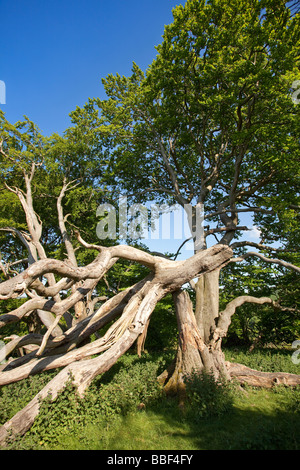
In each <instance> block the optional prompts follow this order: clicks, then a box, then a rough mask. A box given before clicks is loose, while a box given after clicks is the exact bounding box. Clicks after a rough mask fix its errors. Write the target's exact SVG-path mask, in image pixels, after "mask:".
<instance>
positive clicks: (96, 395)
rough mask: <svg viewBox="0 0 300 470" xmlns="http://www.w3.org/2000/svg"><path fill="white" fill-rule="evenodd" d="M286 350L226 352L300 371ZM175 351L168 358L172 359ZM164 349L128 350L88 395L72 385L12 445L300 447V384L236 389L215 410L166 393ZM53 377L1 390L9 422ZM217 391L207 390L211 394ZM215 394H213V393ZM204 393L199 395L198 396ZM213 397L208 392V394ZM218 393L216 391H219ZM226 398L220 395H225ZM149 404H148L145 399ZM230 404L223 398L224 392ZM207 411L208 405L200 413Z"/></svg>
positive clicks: (263, 366)
mask: <svg viewBox="0 0 300 470" xmlns="http://www.w3.org/2000/svg"><path fill="white" fill-rule="evenodd" d="M291 354H292V353H291V352H290V351H286V350H274V349H273V350H259V351H253V352H252V353H251V354H249V353H247V352H245V351H241V350H228V351H226V358H227V359H228V360H232V361H233V360H234V361H236V362H241V363H244V364H246V365H248V366H250V367H253V368H257V369H260V370H269V371H272V370H282V371H285V372H293V373H300V372H299V370H298V369H299V368H300V366H298V365H295V364H293V363H292V361H291ZM169 359H170V358H167V362H168V360H169ZM164 366H165V362H164V359H163V358H162V357H161V356H160V357H158V356H155V357H153V356H151V355H147V356H145V357H144V358H143V359H142V360H140V359H138V358H137V357H136V356H134V355H128V356H127V357H124V358H122V360H121V361H120V362H119V363H118V364H116V366H115V367H114V368H113V369H112V370H111V371H109V373H107V374H106V375H105V376H104V377H103V378H102V380H101V382H100V381H98V382H97V381H96V382H95V383H94V384H93V386H92V387H91V390H90V391H89V393H88V396H87V398H86V400H85V401H84V402H82V401H80V400H78V398H76V395H75V394H74V390H73V389H72V386H71V384H70V386H69V388H67V389H66V391H65V392H64V393H63V394H62V395H61V397H60V398H59V400H58V401H57V402H56V404H55V406H54V404H52V403H51V402H50V401H49V402H45V403H44V404H43V405H42V412H41V414H40V417H39V418H38V420H37V421H36V423H35V425H34V426H33V428H32V429H31V431H30V432H29V433H28V434H27V435H26V436H25V437H23V438H22V439H19V440H17V441H15V442H14V444H12V445H11V446H10V448H17V449H98V450H101V449H102V450H114V449H115V450H210V449H215V450H217V449H220V450H221V449H226V450H227V449H253V450H260V449H263V450H267V449H282V450H286V449H294V450H298V449H299V448H300V388H296V389H290V388H286V387H282V386H281V387H276V388H274V389H272V390H259V389H254V388H250V387H247V388H246V389H244V391H241V390H240V389H236V388H234V389H232V388H231V389H230V404H229V402H228V396H229V395H227V397H226V407H225V408H224V407H223V408H222V406H221V407H220V406H219V405H217V407H218V406H219V411H220V410H221V412H219V413H217V414H214V413H211V412H210V411H209V410H206V409H205V408H203V407H202V403H199V402H195V403H196V407H195V406H194V405H193V403H192V402H191V403H190V404H187V406H186V408H185V409H184V410H182V409H180V408H179V407H178V405H177V402H176V400H175V399H170V398H168V399H167V398H165V397H162V396H161V391H160V390H159V389H158V388H157V386H156V383H155V376H156V374H157V373H158V372H159V371H160V370H161V369H162V368H163V367H164ZM43 380H45V381H47V380H49V375H48V376H47V377H45V376H44V378H42V377H33V378H30V379H28V381H27V382H26V381H25V382H23V385H21V383H20V384H14V385H12V386H10V388H9V387H5V388H3V389H2V390H1V391H0V410H2V416H1V412H0V419H1V424H2V422H3V421H5V420H6V419H8V418H9V417H10V416H11V415H13V414H14V413H15V412H16V409H17V408H21V407H22V406H24V404H25V403H23V402H27V401H28V399H29V398H30V394H34V393H36V390H35V388H37V387H38V385H39V386H40V385H41V382H42V381H43ZM209 393H210V392H209V391H208V390H207V389H206V390H205V391H204V395H205V394H206V398H207V396H208V394H209ZM210 396H211V395H210ZM196 399H197V397H196ZM204 399H205V397H204ZM211 400H214V398H211ZM218 400H219V403H220V398H219V399H218ZM141 403H142V404H143V405H141ZM221 405H222V398H221ZM199 410H202V411H201V413H199Z"/></svg>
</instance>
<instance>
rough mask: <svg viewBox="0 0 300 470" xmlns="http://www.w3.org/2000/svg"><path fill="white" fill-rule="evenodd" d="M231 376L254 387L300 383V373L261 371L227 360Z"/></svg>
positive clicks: (295, 384)
mask: <svg viewBox="0 0 300 470" xmlns="http://www.w3.org/2000/svg"><path fill="white" fill-rule="evenodd" d="M226 366H227V369H228V372H229V374H230V376H231V377H232V378H234V379H236V380H238V381H239V382H240V383H241V384H248V385H251V386H252V387H264V388H272V387H274V386H275V385H289V386H297V385H299V384H300V375H296V374H289V373H286V372H261V371H258V370H254V369H250V368H249V367H246V366H244V365H243V364H237V363H230V362H226Z"/></svg>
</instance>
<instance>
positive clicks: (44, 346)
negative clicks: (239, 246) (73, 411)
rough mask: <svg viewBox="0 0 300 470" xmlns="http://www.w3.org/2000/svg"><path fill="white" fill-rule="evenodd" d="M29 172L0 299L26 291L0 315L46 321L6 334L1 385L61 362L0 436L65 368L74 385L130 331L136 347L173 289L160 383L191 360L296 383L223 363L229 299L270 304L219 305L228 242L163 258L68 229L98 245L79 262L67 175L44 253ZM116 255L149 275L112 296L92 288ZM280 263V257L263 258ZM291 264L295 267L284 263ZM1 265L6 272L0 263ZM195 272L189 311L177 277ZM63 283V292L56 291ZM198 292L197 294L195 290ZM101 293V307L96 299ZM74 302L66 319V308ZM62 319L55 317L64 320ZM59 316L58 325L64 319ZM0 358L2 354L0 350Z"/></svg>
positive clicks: (18, 423)
mask: <svg viewBox="0 0 300 470" xmlns="http://www.w3.org/2000/svg"><path fill="white" fill-rule="evenodd" d="M34 171H35V165H34V164H33V165H32V168H31V173H30V174H29V175H27V174H26V173H25V183H26V191H21V190H19V189H18V188H9V187H7V188H8V189H9V190H10V191H13V192H14V193H15V194H16V195H17V196H18V197H19V200H20V202H21V204H22V207H23V210H24V212H25V215H26V221H27V226H28V232H24V231H23V232H20V231H17V230H16V229H14V228H13V227H5V228H3V229H2V230H5V231H6V232H8V233H13V234H14V235H16V236H18V237H19V239H20V241H21V242H22V243H23V245H24V246H25V247H26V249H27V253H28V260H27V262H28V267H27V268H26V269H25V270H23V271H21V272H19V273H15V275H13V277H9V276H6V280H5V281H3V282H2V283H1V284H0V299H1V300H2V301H3V302H5V301H6V300H8V299H13V298H19V297H20V296H27V300H26V301H25V302H24V303H23V304H22V305H21V306H19V307H18V308H16V309H15V310H13V311H10V312H9V313H6V314H3V315H1V316H0V328H2V327H5V326H7V325H9V324H14V323H17V322H19V321H21V320H22V319H24V318H29V317H30V316H33V315H38V317H39V319H40V321H41V322H42V323H43V325H44V326H45V327H46V333H45V334H43V335H42V334H40V333H34V332H33V333H28V334H27V335H25V336H23V337H17V336H13V337H11V338H10V340H9V341H8V342H7V344H6V345H5V347H4V348H3V349H2V350H1V352H4V354H5V357H6V358H7V359H8V360H7V362H6V363H4V364H2V365H1V366H0V367H1V369H0V386H5V385H7V384H10V383H13V382H17V381H20V380H22V379H24V378H26V377H28V376H30V375H33V374H38V373H41V372H43V371H47V370H51V369H58V368H60V369H62V370H61V371H60V372H59V373H58V374H57V375H56V376H55V377H54V378H53V379H52V380H51V381H50V382H49V383H48V384H47V385H46V386H45V387H44V388H43V389H42V390H41V391H40V392H39V393H38V394H37V395H36V396H35V397H34V398H33V400H32V401H31V402H30V403H28V405H27V406H26V407H25V408H24V409H23V410H21V411H20V412H18V413H17V414H16V415H15V416H14V417H13V418H12V419H10V420H9V421H8V422H7V423H5V424H4V425H3V426H2V427H1V428H0V444H1V445H5V441H6V439H7V437H8V435H9V433H10V432H13V433H21V434H22V433H25V432H26V431H27V430H28V429H29V428H30V426H31V425H32V424H33V422H34V419H35V417H36V416H37V414H38V412H39V404H40V400H41V399H43V398H45V397H46V396H47V395H48V394H51V395H52V397H53V399H54V398H55V397H56V396H57V394H58V393H59V391H61V390H62V389H63V388H64V386H65V385H66V382H67V381H68V380H69V379H70V377H72V380H73V382H74V384H75V385H76V386H77V388H78V392H79V394H80V395H84V392H85V390H86V389H87V387H88V386H89V385H90V383H91V382H92V380H93V379H94V378H95V377H96V376H98V375H99V374H102V373H104V372H105V371H107V370H108V369H109V368H110V367H111V366H112V365H113V364H114V363H115V362H116V361H117V360H118V358H119V357H120V356H121V355H122V354H124V353H125V352H126V351H127V350H128V349H129V348H130V347H131V346H132V345H133V344H134V343H135V342H136V341H138V345H139V346H138V348H139V350H140V349H141V344H142V343H143V342H144V339H145V334H146V330H147V328H148V324H149V321H150V317H151V314H152V312H153V311H154V309H155V307H156V305H157V303H158V302H159V301H160V300H161V299H162V298H163V297H164V296H166V295H167V294H169V293H172V294H173V299H174V303H175V310H176V316H177V321H178V329H179V345H178V354H177V357H176V361H175V362H174V364H173V367H171V368H170V369H169V370H168V371H166V372H165V373H164V374H162V376H161V377H160V381H162V382H163V383H164V385H165V388H166V391H169V392H175V393H177V392H180V389H181V388H182V387H183V386H184V382H183V376H184V374H188V373H190V372H191V371H192V370H197V371H199V372H200V371H201V370H206V371H210V372H211V373H213V374H214V376H215V378H216V380H218V378H219V377H220V376H225V377H227V378H228V379H231V377H233V376H234V377H237V378H238V379H239V380H240V381H241V382H247V383H250V384H254V385H260V386H271V385H272V384H274V383H278V382H279V383H280V382H284V383H286V384H292V385H295V384H298V383H300V376H297V375H293V374H283V373H278V374H274V373H272V374H267V373H261V372H257V371H252V370H250V369H248V368H245V366H242V365H237V364H235V365H232V364H229V363H227V362H226V361H225V358H224V355H223V352H222V349H221V343H222V338H223V337H224V336H226V334H227V330H228V327H229V325H230V322H231V317H232V315H233V314H234V312H235V310H236V308H238V306H240V305H242V304H243V303H245V302H254V303H259V304H262V303H269V304H274V302H273V300H272V299H270V298H268V297H263V298H259V299H258V298H254V297H250V296H242V297H238V298H237V299H235V300H234V301H232V302H230V303H229V304H228V305H227V307H226V308H225V309H224V310H223V311H222V312H219V302H218V294H216V292H218V291H217V290H216V289H215V286H216V284H217V283H218V278H219V272H220V270H221V269H222V268H223V267H224V266H225V265H226V264H228V263H229V262H231V261H233V260H234V261H236V260H235V259H234V258H233V251H232V248H230V246H228V244H226V243H225V244H224V243H217V244H216V245H214V246H212V247H210V248H208V249H203V250H200V251H198V252H197V253H196V254H194V256H192V257H190V258H189V259H187V260H183V261H174V260H170V259H166V258H165V257H163V256H158V255H152V254H149V253H147V252H145V251H142V250H139V249H136V248H133V247H130V246H125V245H116V246H112V247H104V246H99V245H92V244H89V243H87V242H86V241H84V240H83V239H82V238H81V236H80V234H79V233H77V234H76V236H77V240H78V241H79V242H80V243H81V245H82V246H83V247H84V248H85V249H87V250H89V249H93V250H97V251H98V255H97V256H96V258H95V259H94V261H92V262H91V263H90V264H88V265H86V266H78V263H77V260H76V256H75V251H74V248H73V245H72V243H71V240H70V238H69V236H68V233H67V230H66V226H65V220H66V218H65V217H64V215H63V210H62V198H63V196H64V194H65V192H66V191H67V190H69V189H70V188H72V187H73V186H74V184H76V183H75V182H74V183H67V182H66V181H64V183H63V187H62V190H61V193H60V195H59V197H58V199H57V212H58V221H59V228H60V231H61V236H62V239H63V241H64V244H65V247H66V254H67V255H66V259H65V260H63V261H62V260H57V259H50V258H47V256H46V253H45V250H44V248H43V246H42V243H41V234H42V222H41V220H40V219H39V217H38V216H37V214H36V213H35V211H34V208H33V200H32V192H31V181H32V178H33V175H34ZM119 259H125V260H130V261H131V262H136V263H140V264H142V265H144V266H145V267H147V268H148V270H149V273H148V275H147V276H146V277H145V278H144V279H143V280H141V281H139V282H138V283H136V284H135V285H133V286H132V287H129V288H127V289H126V290H125V291H122V292H119V293H117V294H116V295H115V296H114V297H112V298H108V299H107V298H101V299H99V298H98V297H95V296H94V295H93V293H94V291H95V288H96V286H97V285H98V283H99V282H100V281H101V279H103V277H104V276H105V274H106V273H107V272H108V271H109V270H110V269H111V268H112V266H113V265H114V264H115V263H117V262H118V260H119ZM272 262H278V263H280V260H272ZM292 269H295V271H297V267H295V266H294V267H293V266H292ZM2 271H3V272H4V273H5V272H7V271H6V269H5V266H4V265H2ZM195 278H198V282H197V284H196V288H197V289H201V292H202V294H201V295H200V296H198V301H197V304H196V309H195V313H194V311H193V306H192V302H191V299H190V297H189V295H188V293H187V291H186V290H184V289H183V286H184V285H185V284H186V283H188V282H192V280H193V279H195ZM63 292H64V293H66V292H68V295H62V293H63ZM199 299H200V300H199ZM99 300H101V301H102V304H101V306H100V308H98V309H95V306H96V303H97V302H98V301H99ZM72 309H73V310H75V319H74V318H73V317H72V316H71V315H70V311H71V310H72ZM63 319H64V320H63ZM112 321H113V323H112V325H111V326H110V327H109V328H108V330H107V331H106V333H105V334H104V335H103V336H102V337H99V338H98V339H96V340H94V341H89V339H90V337H91V335H92V334H94V333H96V332H98V331H99V330H101V328H103V327H104V326H106V325H108V324H110V323H111V322H112ZM63 325H67V327H65V326H63ZM25 347H28V348H29V350H28V353H27V354H25V355H23V356H22V357H17V358H13V357H12V354H13V352H14V351H15V350H17V349H19V348H25ZM1 359H3V357H1Z"/></svg>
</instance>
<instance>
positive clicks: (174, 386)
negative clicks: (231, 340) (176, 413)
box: [159, 270, 229, 400]
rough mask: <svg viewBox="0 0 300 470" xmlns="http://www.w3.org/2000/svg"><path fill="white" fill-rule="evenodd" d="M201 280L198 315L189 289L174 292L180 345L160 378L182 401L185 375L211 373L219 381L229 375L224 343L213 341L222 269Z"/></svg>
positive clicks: (168, 390) (169, 392) (166, 387)
mask: <svg viewBox="0 0 300 470" xmlns="http://www.w3.org/2000/svg"><path fill="white" fill-rule="evenodd" d="M207 274H208V275H207ZM202 278H203V279H202ZM200 279H201V281H200V280H199V281H198V284H199V285H198V286H197V288H196V289H197V290H198V299H197V304H196V315H197V316H196V315H194V312H193V305H192V302H191V299H190V297H189V294H188V292H186V291H176V292H174V293H173V299H174V303H175V310H176V317H177V323H178V330H179V344H178V350H177V356H176V360H175V361H174V363H173V365H172V366H171V367H170V369H169V370H168V371H166V372H164V373H163V374H162V375H161V376H160V377H159V381H160V382H161V383H164V384H165V391H166V393H167V394H178V395H179V398H180V400H182V399H183V398H184V389H185V386H184V377H185V376H188V375H190V374H191V373H192V372H193V371H195V372H201V371H205V372H208V373H211V374H213V375H214V377H215V379H216V380H218V379H219V378H220V377H221V376H222V377H226V378H229V374H228V372H227V368H226V364H225V358H224V355H223V353H222V350H221V343H220V342H215V343H214V344H212V342H211V338H212V335H211V332H212V331H214V329H215V328H216V318H217V316H218V288H219V286H218V281H219V270H216V271H212V272H211V273H206V274H204V275H203V276H201V278H200Z"/></svg>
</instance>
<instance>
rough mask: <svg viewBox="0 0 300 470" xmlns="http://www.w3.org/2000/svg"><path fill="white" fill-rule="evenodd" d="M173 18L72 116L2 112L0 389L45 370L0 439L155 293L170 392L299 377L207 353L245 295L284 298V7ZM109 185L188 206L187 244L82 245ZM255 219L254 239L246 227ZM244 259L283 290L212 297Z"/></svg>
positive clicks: (288, 31) (204, 11) (289, 183)
mask: <svg viewBox="0 0 300 470" xmlns="http://www.w3.org/2000/svg"><path fill="white" fill-rule="evenodd" d="M173 15H174V21H173V23H172V24H171V25H169V26H167V27H166V28H165V31H164V35H163V42H162V44H161V45H159V46H158V47H157V52H158V54H157V57H156V59H155V60H154V62H153V63H152V64H151V65H150V66H149V68H148V70H147V72H146V73H143V72H142V71H141V70H140V69H139V68H138V66H137V65H136V64H134V65H133V69H132V75H131V76H130V77H123V76H120V75H116V76H112V75H109V76H108V77H107V78H106V79H105V80H103V84H104V87H105V91H106V95H107V99H105V100H100V99H90V100H89V101H88V103H87V104H86V105H85V106H84V107H83V108H77V109H76V110H75V111H74V112H73V113H71V118H72V123H73V125H72V127H70V128H69V129H67V130H66V132H65V133H64V135H63V136H58V135H53V136H51V137H50V138H45V137H43V136H42V135H41V133H40V132H39V130H38V129H37V127H36V126H35V125H34V124H33V123H32V122H31V121H30V120H29V119H27V118H26V119H25V120H24V121H23V122H18V123H16V124H15V125H12V124H10V123H9V122H8V121H7V120H6V119H5V117H4V115H3V114H1V122H0V125H1V128H0V135H1V138H0V157H1V193H0V197H1V209H0V210H1V216H0V226H1V228H0V236H1V243H2V246H1V264H0V268H1V280H2V282H1V284H0V298H1V301H2V306H1V315H0V327H1V328H2V331H3V334H2V338H3V339H4V341H5V347H3V348H2V349H1V354H2V356H1V360H2V365H1V366H0V367H1V369H0V370H1V372H0V386H5V385H6V384H9V383H12V382H15V381H19V380H22V379H24V378H26V377H28V376H29V375H31V374H37V373H39V372H42V371H46V370H50V369H59V372H58V374H57V375H56V376H55V377H54V378H53V379H52V380H51V381H50V382H49V384H48V385H47V386H46V387H45V388H43V389H42V390H41V391H40V392H39V393H38V395H37V396H36V397H35V398H34V399H33V400H32V401H31V402H30V403H28V405H27V406H26V407H25V408H24V409H23V410H21V411H20V412H19V413H17V414H16V415H15V416H14V417H13V418H12V419H11V420H9V421H8V422H7V423H5V424H4V425H3V426H2V427H1V428H0V442H1V444H4V443H5V440H6V438H7V436H8V435H9V433H10V432H11V431H13V432H16V433H24V432H26V430H27V429H28V428H29V427H30V426H31V425H32V423H33V421H34V419H35V417H36V415H37V414H38V411H39V403H40V399H41V398H43V397H46V396H47V394H49V393H51V394H52V396H53V398H55V397H56V395H57V393H58V392H59V391H60V390H61V389H62V388H63V387H64V386H65V384H66V382H67V381H68V380H69V378H70V377H72V380H73V381H74V383H75V384H76V385H77V387H78V391H79V393H80V394H81V395H83V394H84V391H85V390H86V388H87V387H88V386H89V384H90V383H91V381H92V380H93V379H94V378H95V377H96V376H97V375H99V374H102V373H103V372H105V371H106V370H108V369H109V368H110V367H111V366H112V365H113V364H114V363H115V362H116V361H117V360H118V358H119V357H120V356H121V355H122V354H124V353H125V352H126V351H127V350H128V349H129V348H130V347H131V346H132V345H133V344H134V343H135V342H137V349H138V352H139V353H141V351H142V349H143V344H144V341H145V337H146V333H147V328H148V324H149V321H150V317H151V314H152V312H153V311H154V309H155V307H156V305H157V304H158V302H159V301H161V299H163V298H164V297H165V296H166V295H167V294H169V293H172V295H173V301H174V305H175V311H176V317H177V323H178V330H179V336H178V338H179V340H178V350H177V356H176V358H175V360H174V362H173V364H171V365H170V367H169V369H168V370H166V371H165V372H164V373H163V374H162V375H161V376H160V377H159V380H160V382H161V383H163V384H164V386H165V389H166V391H169V392H180V391H181V390H182V388H183V387H184V378H183V377H184V375H186V374H189V373H190V372H191V371H192V370H196V371H201V370H207V371H210V372H212V373H213V374H214V376H215V379H216V380H218V379H219V378H220V377H221V376H222V377H225V378H227V379H228V380H230V379H231V378H232V377H236V378H237V379H238V380H240V381H241V382H247V383H249V384H252V385H258V386H272V385H273V384H274V383H275V382H276V383H278V382H279V383H281V382H284V383H286V384H291V385H295V384H298V383H300V376H297V375H292V374H286V373H283V372H278V373H261V372H257V371H254V370H250V369H248V368H246V367H244V366H242V365H240V364H230V363H228V362H226V361H225V359H224V355H223V353H222V349H221V343H222V338H224V337H225V336H226V334H227V331H228V328H229V325H230V323H231V320H232V316H233V315H234V313H235V312H236V310H237V309H238V308H239V307H241V306H242V305H244V304H248V303H249V304H250V303H251V304H257V305H262V304H269V305H270V307H271V308H272V309H273V314H274V315H277V314H278V312H280V311H286V312H292V313H293V315H297V312H298V310H297V296H296V287H297V277H298V276H299V271H300V268H299V267H298V265H299V258H298V255H297V247H298V246H299V232H298V231H297V227H298V223H299V215H298V214H299V212H298V211H299V200H298V190H299V187H298V189H297V184H298V182H299V109H300V108H299V99H298V98H297V96H298V95H297V84H298V83H299V82H297V80H299V79H300V73H299V58H298V57H297V50H299V14H298V13H297V11H296V8H295V6H294V5H291V2H289V3H288V4H286V2H284V1H279V2H278V1H276V2H275V1H272V0H264V1H263V0H251V1H250V0H244V1H243V2H240V1H233V2H230V4H228V2H225V1H224V0H211V1H208V2H205V1H202V0H200V1H199V0H188V1H187V3H186V5H185V6H184V7H183V6H179V7H177V8H176V9H174V11H173ZM119 194H123V195H126V196H127V197H128V200H129V201H131V202H133V203H134V202H135V203H136V202H146V201H149V200H150V199H151V200H156V201H157V202H166V203H168V204H169V205H171V204H174V203H176V204H179V205H180V206H182V207H183V208H186V207H187V206H188V207H193V210H192V216H191V217H190V228H191V237H192V238H193V239H194V248H195V254H194V255H193V256H191V257H190V258H189V259H186V260H182V261H178V260H177V259H176V256H173V257H174V258H175V259H172V256H164V255H162V254H159V253H149V252H147V250H145V249H139V248H136V247H134V246H130V244H126V245H124V244H118V243H115V242H114V243H113V242H111V241H109V240H106V241H105V243H103V244H100V243H99V240H98V241H95V240H96V224H97V218H96V209H97V206H98V204H99V203H101V202H105V201H113V200H116V199H117V196H118V195H119ZM200 206H201V207H203V206H204V209H205V223H204V240H201V243H199V239H198V238H197V237H196V236H195V234H196V233H197V218H196V211H197V207H200ZM249 220H250V221H251V222H250V223H249ZM253 224H255V225H256V226H258V227H259V230H260V236H261V240H260V241H259V242H256V243H254V242H253V241H251V240H248V241H247V230H249V228H250V227H251V226H252V225H253ZM241 234H244V237H243V240H240V241H239V239H240V237H241ZM245 234H246V236H245ZM274 242H276V243H274ZM124 260H125V262H126V263H129V267H130V268H128V267H127V271H126V270H125V271H124V272H127V273H128V269H131V268H132V267H134V266H142V267H141V269H140V271H139V278H136V281H135V283H134V284H133V285H128V286H127V287H126V288H123V289H118V286H117V284H118V283H116V282H114V276H116V275H118V276H120V269H121V268H118V266H119V265H121V266H124ZM249 260H251V261H252V262H255V263H257V264H258V263H263V264H264V266H265V267H266V269H269V270H270V273H271V275H270V277H269V279H271V280H272V276H273V280H274V285H275V284H276V285H278V282H279V283H280V279H284V278H285V276H287V273H289V274H288V275H289V288H290V289H289V292H290V293H291V292H292V293H293V294H291V295H290V296H289V297H288V298H287V296H285V297H284V298H283V299H281V298H280V296H279V295H278V292H277V293H276V292H274V295H271V296H263V297H261V296H254V295H248V291H247V290H245V292H244V294H243V295H239V296H238V297H236V298H234V299H231V300H230V301H229V302H228V303H227V305H226V306H225V307H224V308H222V309H220V306H219V284H220V282H221V283H222V282H223V287H224V286H225V287H226V282H225V281H224V279H225V277H226V271H228V270H230V269H231V267H232V266H234V268H235V269H238V270H240V272H242V271H243V269H245V267H247V263H248V262H249ZM253 260H254V261H253ZM122 263H123V265H122ZM274 267H275V268H274ZM124 269H125V268H124ZM143 273H144V275H141V274H143ZM223 273H225V274H223ZM272 273H273V274H272ZM290 273H292V275H290ZM275 278H276V282H275ZM222 279H223V281H222ZM278 279H279V281H278ZM270 282H271V281H270ZM189 283H190V286H191V287H192V288H193V289H194V292H195V295H194V296H193V299H194V300H193V301H192V300H191V297H190V295H189V290H188V289H186V285H187V284H189ZM112 285H113V287H112ZM270 287H272V286H270ZM104 327H105V330H104V333H103V334H102V333H101V332H100V331H101V329H102V328H104ZM99 332H100V333H99ZM20 350H21V351H22V355H21V356H20V355H19V357H17V356H16V351H20ZM4 356H5V357H4Z"/></svg>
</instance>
